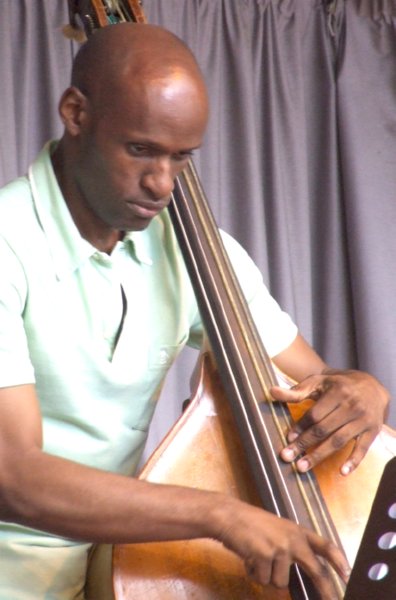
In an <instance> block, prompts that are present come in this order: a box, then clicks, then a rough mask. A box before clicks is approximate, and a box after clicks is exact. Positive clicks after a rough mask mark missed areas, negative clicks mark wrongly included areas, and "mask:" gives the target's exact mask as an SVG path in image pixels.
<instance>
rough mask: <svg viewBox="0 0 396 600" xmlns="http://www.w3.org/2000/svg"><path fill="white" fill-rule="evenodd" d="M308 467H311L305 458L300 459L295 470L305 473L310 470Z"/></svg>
mask: <svg viewBox="0 0 396 600" xmlns="http://www.w3.org/2000/svg"><path fill="white" fill-rule="evenodd" d="M310 467H311V465H310V462H309V460H307V459H306V458H301V459H300V460H299V461H298V462H297V469H298V470H299V471H301V473H305V472H306V471H308V470H309V469H310Z"/></svg>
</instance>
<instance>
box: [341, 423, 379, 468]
mask: <svg viewBox="0 0 396 600" xmlns="http://www.w3.org/2000/svg"><path fill="white" fill-rule="evenodd" d="M376 435H377V434H376V432H372V431H366V432H365V433H362V434H360V435H359V436H358V437H357V439H356V441H355V444H354V446H353V449H352V451H351V453H350V455H349V456H348V458H347V460H346V461H345V462H344V464H343V465H342V466H341V469H340V473H341V475H349V474H350V473H352V471H354V470H355V469H356V467H358V466H359V465H360V463H361V462H362V460H363V458H364V457H365V456H366V454H367V452H368V449H369V448H370V446H371V444H372V443H373V441H374V439H375V437H376Z"/></svg>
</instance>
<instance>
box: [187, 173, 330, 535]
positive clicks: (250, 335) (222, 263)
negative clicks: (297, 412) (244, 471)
mask: <svg viewBox="0 0 396 600" xmlns="http://www.w3.org/2000/svg"><path fill="white" fill-rule="evenodd" d="M182 177H183V179H184V181H185V183H186V185H187V188H188V191H189V195H190V197H191V200H192V202H193V204H194V209H195V211H196V215H197V216H198V218H199V221H200V224H201V227H202V231H203V232H204V235H205V237H206V241H207V244H208V245H209V247H210V249H211V253H212V257H213V259H214V261H215V263H216V268H217V270H218V273H219V274H220V277H221V280H222V284H223V289H224V290H225V291H226V293H227V296H228V301H229V303H230V306H231V307H232V310H233V312H234V316H235V319H236V320H237V322H238V325H239V330H240V332H241V333H242V336H243V338H244V342H245V345H246V349H247V352H248V355H249V359H250V362H251V364H252V365H253V367H254V370H255V374H256V376H257V379H258V381H259V382H260V385H261V391H262V394H263V397H264V398H265V400H266V402H267V404H268V406H269V409H270V411H271V416H272V419H273V422H274V424H275V426H276V428H277V431H278V435H279V437H280V439H281V441H282V443H283V445H285V444H286V443H287V440H286V437H285V433H284V432H285V430H286V428H289V427H290V425H291V419H290V415H289V414H288V411H287V410H286V408H285V407H284V406H283V405H281V412H282V420H283V423H281V420H280V418H279V416H278V415H277V413H276V411H275V408H274V403H273V401H272V398H271V394H270V392H269V385H274V384H275V383H277V382H276V378H275V375H274V372H273V368H272V364H271V361H270V359H269V357H268V355H267V353H266V351H265V348H264V347H263V344H262V342H261V340H260V339H259V336H258V333H257V329H256V327H255V325H254V323H253V321H252V317H251V314H250V311H249V310H248V308H247V306H246V302H245V299H244V297H243V295H242V291H241V288H240V286H239V283H238V282H237V280H236V277H235V273H234V271H233V269H232V267H231V265H230V264H229V260H228V256H227V255H226V254H225V251H224V247H223V244H222V242H221V239H220V236H219V234H218V230H217V227H216V226H215V222H214V219H213V215H212V212H211V210H210V208H209V206H208V203H207V201H206V198H205V196H204V193H203V190H202V188H201V186H200V183H199V179H198V177H197V175H196V173H195V169H194V167H193V165H192V163H190V165H189V166H188V168H186V169H185V170H184V171H183V173H182ZM180 179H181V177H180V176H179V182H180V185H181V188H182V189H183V186H182V184H181V181H180ZM183 201H184V203H185V205H187V206H186V208H187V207H188V201H187V198H186V196H185V195H184V197H183ZM188 210H190V209H189V208H188ZM190 220H191V221H193V218H192V217H191V216H190ZM203 252H204V250H203ZM220 257H221V259H220ZM207 266H208V269H210V265H209V263H208V262H207ZM230 280H231V285H232V289H231V286H230ZM212 281H215V278H214V277H213V276H212ZM236 297H237V300H238V302H237V301H236V299H235V298H236ZM217 300H218V302H220V303H221V302H222V299H221V294H220V293H219V292H217ZM223 312H224V314H226V311H225V310H224V311H223ZM242 313H243V314H242ZM231 333H232V332H231ZM232 337H234V336H233V335H232ZM234 339H235V338H234ZM235 345H236V344H235ZM236 351H237V354H238V355H239V356H240V357H241V354H240V352H239V348H237V347H236ZM257 354H259V356H260V358H261V360H260V361H259V360H258V358H257ZM240 360H241V362H242V363H243V362H244V361H243V358H242V357H241V358H240ZM263 365H264V369H265V370H266V371H267V372H266V373H263ZM264 375H266V377H265V376H264ZM267 380H268V381H267ZM253 396H255V395H253ZM254 408H255V409H256V413H257V417H258V419H259V421H260V422H261V425H262V427H263V428H264V429H265V422H264V419H263V415H262V411H261V410H260V407H259V403H258V402H257V399H256V401H255V403H254ZM269 443H270V444H271V440H270V439H269ZM275 464H277V463H275ZM291 468H292V469H293V471H294V474H295V477H296V479H297V484H298V487H299V491H300V493H301V496H302V498H303V501H304V503H305V506H306V509H307V512H308V514H309V517H310V519H311V522H312V524H313V527H314V529H315V531H316V532H317V533H321V534H323V533H324V532H323V530H322V527H321V526H320V524H319V521H318V518H317V516H316V514H317V512H318V511H319V512H320V516H321V520H322V523H324V524H325V529H326V535H327V536H328V537H331V539H332V540H333V541H334V542H335V541H336V540H335V536H334V534H333V528H332V527H331V524H330V521H329V519H328V515H327V512H326V511H325V510H324V508H323V504H322V502H321V500H320V497H319V494H318V491H317V487H316V485H315V482H314V478H313V477H312V475H311V473H309V472H308V473H305V480H306V481H307V482H308V485H309V488H310V491H311V494H312V496H313V497H314V499H315V503H316V505H317V506H316V509H315V510H314V509H313V506H312V504H311V501H310V500H309V498H308V495H307V492H306V490H305V483H304V481H303V479H302V475H301V474H300V473H299V471H298V470H297V468H296V467H295V464H294V463H292V464H291ZM279 475H280V477H281V480H282V482H283V485H284V488H285V491H286V490H287V484H286V482H285V479H284V477H283V474H282V473H281V471H280V470H279ZM296 520H297V522H298V519H297V517H296Z"/></svg>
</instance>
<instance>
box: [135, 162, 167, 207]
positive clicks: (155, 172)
mask: <svg viewBox="0 0 396 600" xmlns="http://www.w3.org/2000/svg"><path fill="white" fill-rule="evenodd" d="M174 180H175V173H174V171H173V169H172V168H171V165H170V162H169V161H167V160H160V161H156V163H155V165H152V167H151V168H150V169H149V170H148V171H147V172H146V173H144V174H143V176H142V187H143V188H144V189H145V190H147V191H148V192H149V193H150V196H151V197H152V198H153V199H154V200H160V199H161V198H167V197H168V196H170V194H171V193H172V191H173V188H174V185H175V183H174Z"/></svg>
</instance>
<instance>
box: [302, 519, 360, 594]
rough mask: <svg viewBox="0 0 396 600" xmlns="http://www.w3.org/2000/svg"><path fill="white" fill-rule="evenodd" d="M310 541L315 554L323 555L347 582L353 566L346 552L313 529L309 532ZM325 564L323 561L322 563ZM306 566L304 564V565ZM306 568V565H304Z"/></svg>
mask: <svg viewBox="0 0 396 600" xmlns="http://www.w3.org/2000/svg"><path fill="white" fill-rule="evenodd" d="M307 537H308V543H309V545H310V547H311V549H312V550H313V552H314V553H315V555H319V556H322V557H323V558H325V559H326V561H327V562H328V563H329V564H330V565H331V566H332V567H333V568H334V570H335V571H336V573H338V575H339V576H340V577H341V579H342V580H343V581H344V582H345V583H347V581H348V578H349V576H350V574H351V567H350V565H349V563H348V560H347V558H346V556H345V554H344V553H343V552H342V551H341V549H340V548H338V547H337V546H336V545H335V544H333V543H332V542H330V541H329V540H327V539H325V538H323V537H320V536H318V535H316V534H315V533H314V532H312V531H308V533H307ZM321 565H322V566H323V563H321ZM302 566H303V567H304V565H302ZM304 568H305V567H304Z"/></svg>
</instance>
